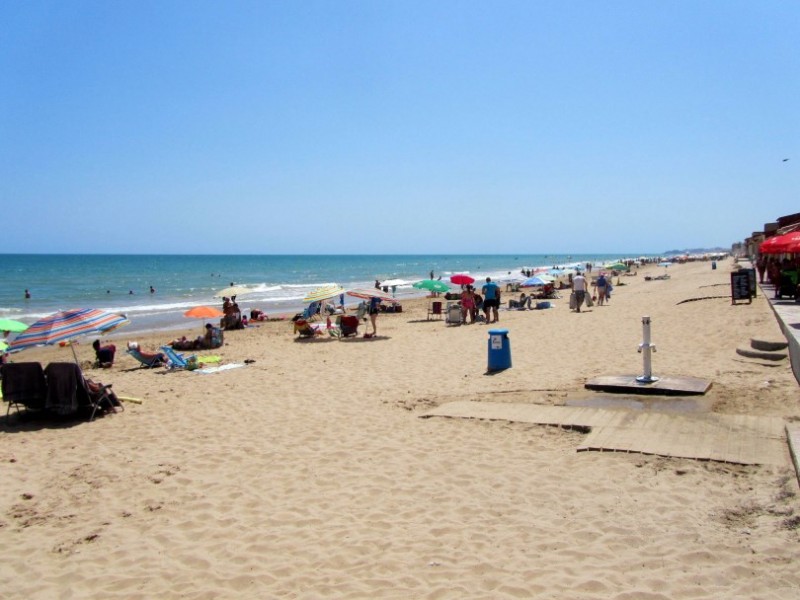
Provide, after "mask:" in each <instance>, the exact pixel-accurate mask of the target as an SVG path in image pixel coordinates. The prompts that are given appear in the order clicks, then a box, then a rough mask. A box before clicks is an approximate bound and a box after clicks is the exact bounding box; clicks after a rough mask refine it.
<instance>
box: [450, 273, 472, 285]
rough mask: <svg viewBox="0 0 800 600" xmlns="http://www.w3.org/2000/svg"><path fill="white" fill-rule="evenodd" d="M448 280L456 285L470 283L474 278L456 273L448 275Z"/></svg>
mask: <svg viewBox="0 0 800 600" xmlns="http://www.w3.org/2000/svg"><path fill="white" fill-rule="evenodd" d="M450 282H451V283H455V284H456V285H470V284H473V283H475V278H474V277H470V276H469V275H465V274H464V273H456V274H455V275H452V276H451V277H450Z"/></svg>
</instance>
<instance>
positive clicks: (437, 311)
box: [428, 300, 444, 321]
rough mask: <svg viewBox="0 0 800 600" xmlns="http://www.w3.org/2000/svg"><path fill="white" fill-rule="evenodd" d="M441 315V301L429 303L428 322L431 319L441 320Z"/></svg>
mask: <svg viewBox="0 0 800 600" xmlns="http://www.w3.org/2000/svg"><path fill="white" fill-rule="evenodd" d="M443 315H444V313H443V312H442V303H441V301H438V300H434V301H433V302H431V303H430V306H428V321H430V320H431V317H433V318H436V319H440V320H441V318H442V316H443Z"/></svg>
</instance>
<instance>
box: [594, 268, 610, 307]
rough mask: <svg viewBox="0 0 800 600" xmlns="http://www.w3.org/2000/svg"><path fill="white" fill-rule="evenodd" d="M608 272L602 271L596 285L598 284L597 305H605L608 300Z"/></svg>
mask: <svg viewBox="0 0 800 600" xmlns="http://www.w3.org/2000/svg"><path fill="white" fill-rule="evenodd" d="M606 284H607V281H606V274H605V273H602V272H601V273H600V276H599V277H598V278H597V282H596V283H595V285H596V286H597V306H603V304H605V301H606Z"/></svg>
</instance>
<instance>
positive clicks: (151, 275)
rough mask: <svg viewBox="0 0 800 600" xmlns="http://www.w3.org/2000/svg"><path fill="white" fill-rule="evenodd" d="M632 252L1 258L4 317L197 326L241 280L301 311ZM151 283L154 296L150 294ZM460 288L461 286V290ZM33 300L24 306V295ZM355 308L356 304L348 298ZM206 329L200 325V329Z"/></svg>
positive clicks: (272, 309)
mask: <svg viewBox="0 0 800 600" xmlns="http://www.w3.org/2000/svg"><path fill="white" fill-rule="evenodd" d="M635 256H640V254H639V253H631V254H626V255H603V254H592V255H589V254H582V255H574V256H568V255H541V254H531V255H375V256H364V255H359V256H345V255H339V256H332V255H324V256H311V255H300V256H290V255H268V256H233V255H230V256H225V255H223V256H219V255H215V256H200V255H186V256H182V255H152V256H151V255H99V254H92V255H46V254H6V255H0V260H2V265H3V268H2V269H1V270H0V317H6V318H12V319H17V320H20V321H23V322H26V323H32V322H34V321H35V320H37V319H39V318H41V317H44V316H47V315H49V314H51V313H53V312H56V311H58V310H65V309H70V308H100V309H104V310H108V311H111V312H118V313H124V314H125V315H127V316H128V318H129V319H130V321H131V324H130V325H128V326H126V327H125V328H124V332H125V333H132V332H136V331H152V330H161V329H164V330H169V329H179V328H186V327H187V326H188V327H192V326H193V323H192V321H191V320H189V319H187V318H185V317H183V313H184V312H185V311H187V310H188V309H189V308H192V307H194V306H201V305H211V306H220V305H221V302H220V300H219V299H217V298H214V294H215V293H216V292H217V291H219V290H221V289H223V288H225V287H228V286H229V285H230V284H232V283H234V284H236V285H243V286H247V287H249V288H251V289H253V293H250V294H247V295H244V296H240V297H239V298H237V301H238V303H239V305H240V306H241V308H242V310H243V311H245V312H249V310H250V309H251V308H259V309H261V310H263V311H265V312H266V313H267V314H276V313H293V312H298V311H300V310H302V308H303V307H304V303H303V297H304V296H305V295H306V294H307V293H308V292H309V291H311V290H313V289H314V288H316V287H319V286H321V285H325V284H330V283H338V284H340V285H342V286H344V287H345V288H347V287H365V286H366V287H372V286H373V285H374V282H375V280H376V279H378V280H380V281H385V280H387V279H389V280H390V279H395V280H401V281H400V282H399V284H398V285H397V288H396V296H397V298H398V299H399V300H401V301H402V299H403V298H408V297H419V296H422V295H424V292H420V291H419V290H416V289H415V288H413V287H411V283H412V282H414V281H418V280H420V279H426V278H428V276H429V275H430V272H431V271H433V272H434V275H435V277H436V278H439V277H441V278H442V279H443V280H445V281H447V280H448V279H449V276H450V275H451V274H453V273H469V274H470V275H471V276H473V277H475V279H476V280H477V281H479V282H480V281H482V280H484V279H485V278H486V277H487V276H490V277H492V278H493V279H494V280H495V281H500V282H503V281H505V280H508V279H509V278H511V277H517V276H519V275H520V271H521V269H523V268H529V269H533V268H537V267H553V266H569V265H575V264H585V263H587V262H591V263H593V264H602V263H604V262H609V261H614V260H618V259H621V258H624V257H635ZM150 286H152V287H153V288H154V290H155V292H154V293H151V292H150ZM456 287H457V286H456ZM26 289H27V290H29V291H30V294H31V297H30V299H25V290H26ZM350 300H352V303H353V304H355V303H357V302H358V300H357V299H355V298H353V299H347V298H346V302H347V303H350ZM198 325H200V324H199V323H198Z"/></svg>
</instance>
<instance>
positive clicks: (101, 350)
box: [92, 340, 117, 369]
mask: <svg viewBox="0 0 800 600" xmlns="http://www.w3.org/2000/svg"><path fill="white" fill-rule="evenodd" d="M92 348H94V354H95V356H96V357H97V364H98V366H99V367H100V368H101V369H110V368H111V366H112V365H113V364H114V354H116V352H117V347H116V346H115V345H114V344H108V345H107V346H101V345H100V340H95V341H94V342H92Z"/></svg>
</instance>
